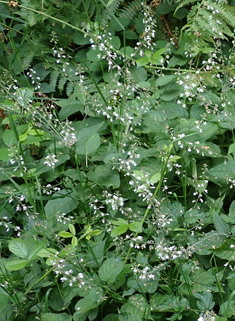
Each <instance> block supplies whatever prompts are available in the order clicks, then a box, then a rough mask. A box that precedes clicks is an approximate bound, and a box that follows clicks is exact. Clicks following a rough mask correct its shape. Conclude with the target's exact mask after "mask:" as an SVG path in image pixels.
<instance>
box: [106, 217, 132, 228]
mask: <svg viewBox="0 0 235 321" xmlns="http://www.w3.org/2000/svg"><path fill="white" fill-rule="evenodd" d="M110 222H111V223H112V224H114V225H127V226H128V222H127V221H126V220H124V219H123V218H120V217H119V218H118V220H117V221H114V220H111V221H110Z"/></svg>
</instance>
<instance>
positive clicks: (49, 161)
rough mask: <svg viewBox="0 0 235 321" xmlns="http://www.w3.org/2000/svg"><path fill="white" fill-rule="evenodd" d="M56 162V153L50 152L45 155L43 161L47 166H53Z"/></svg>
mask: <svg viewBox="0 0 235 321" xmlns="http://www.w3.org/2000/svg"><path fill="white" fill-rule="evenodd" d="M57 162H58V159H57V158H56V155H52V154H51V155H47V156H46V157H45V162H44V164H45V165H47V166H49V167H52V168H54V167H55V165H56V163H57Z"/></svg>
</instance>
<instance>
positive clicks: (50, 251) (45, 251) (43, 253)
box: [37, 248, 57, 257]
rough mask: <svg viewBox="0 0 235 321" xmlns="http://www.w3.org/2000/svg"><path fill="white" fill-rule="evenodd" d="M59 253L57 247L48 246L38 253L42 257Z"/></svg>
mask: <svg viewBox="0 0 235 321" xmlns="http://www.w3.org/2000/svg"><path fill="white" fill-rule="evenodd" d="M56 253H57V250H56V249H53V248H47V249H42V250H40V251H39V252H38V253H37V254H38V256H40V257H51V256H53V255H55V254H56Z"/></svg>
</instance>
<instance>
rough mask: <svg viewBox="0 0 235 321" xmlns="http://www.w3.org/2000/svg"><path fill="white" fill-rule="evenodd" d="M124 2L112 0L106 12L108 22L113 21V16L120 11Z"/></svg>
mask: <svg viewBox="0 0 235 321" xmlns="http://www.w3.org/2000/svg"><path fill="white" fill-rule="evenodd" d="M121 1H122V0H110V1H109V2H108V4H107V9H106V10H105V13H104V15H105V18H107V19H108V20H111V19H112V16H113V14H115V12H116V11H117V10H118V8H119V5H120V2H121Z"/></svg>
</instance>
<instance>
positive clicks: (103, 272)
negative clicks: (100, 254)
mask: <svg viewBox="0 0 235 321" xmlns="http://www.w3.org/2000/svg"><path fill="white" fill-rule="evenodd" d="M123 265H124V262H123V261H121V260H120V259H118V258H114V257H112V258H109V259H107V260H106V261H104V263H103V264H102V265H101V267H100V269H99V277H100V278H101V280H102V281H105V282H107V283H108V284H112V283H114V282H115V280H116V278H117V276H118V275H119V274H120V273H121V271H122V269H123Z"/></svg>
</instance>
